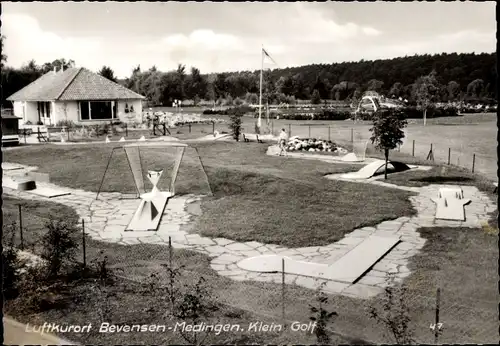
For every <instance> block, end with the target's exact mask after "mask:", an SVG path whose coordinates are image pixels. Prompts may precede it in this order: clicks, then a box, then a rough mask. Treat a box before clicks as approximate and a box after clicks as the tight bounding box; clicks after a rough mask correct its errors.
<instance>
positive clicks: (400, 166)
mask: <svg viewBox="0 0 500 346" xmlns="http://www.w3.org/2000/svg"><path fill="white" fill-rule="evenodd" d="M381 168H384V169H385V161H384V160H376V161H373V162H370V163H369V164H367V165H366V166H364V167H363V168H361V169H360V170H359V171H357V172H350V173H346V174H342V175H341V176H340V177H341V178H343V179H370V178H371V177H373V176H374V175H375V174H377V173H378V172H380V169H381ZM387 168H388V169H391V171H392V172H404V171H407V170H409V169H410V166H408V165H407V164H405V163H402V162H397V161H389V162H388V163H387Z"/></svg>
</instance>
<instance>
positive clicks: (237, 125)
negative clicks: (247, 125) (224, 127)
mask: <svg viewBox="0 0 500 346" xmlns="http://www.w3.org/2000/svg"><path fill="white" fill-rule="evenodd" d="M242 116H243V114H241V113H240V114H232V115H231V116H230V117H229V128H230V129H231V133H232V135H233V138H234V139H235V140H236V141H239V140H240V134H241V123H242V121H241V117H242Z"/></svg>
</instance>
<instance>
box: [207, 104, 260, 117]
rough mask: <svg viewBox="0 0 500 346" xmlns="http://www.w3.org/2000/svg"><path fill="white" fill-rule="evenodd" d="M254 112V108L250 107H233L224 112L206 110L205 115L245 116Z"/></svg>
mask: <svg viewBox="0 0 500 346" xmlns="http://www.w3.org/2000/svg"><path fill="white" fill-rule="evenodd" d="M250 112H253V108H252V107H250V106H239V107H231V108H228V109H224V110H212V109H205V110H204V111H203V114H205V115H229V116H230V115H238V114H241V115H244V114H246V113H250Z"/></svg>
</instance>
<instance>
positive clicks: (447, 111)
mask: <svg viewBox="0 0 500 346" xmlns="http://www.w3.org/2000/svg"><path fill="white" fill-rule="evenodd" d="M402 111H403V113H404V114H405V116H406V119H422V118H423V111H422V110H420V109H417V107H405V108H403V109H402ZM456 116H459V114H458V110H457V109H456V108H455V107H439V108H437V107H431V108H429V109H427V119H429V118H442V117H456Z"/></svg>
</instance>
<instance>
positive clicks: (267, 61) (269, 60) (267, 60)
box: [262, 48, 278, 69]
mask: <svg viewBox="0 0 500 346" xmlns="http://www.w3.org/2000/svg"><path fill="white" fill-rule="evenodd" d="M262 54H264V59H263V61H264V64H266V65H268V66H267V68H268V69H270V68H271V67H269V65H275V66H278V64H277V63H276V61H274V59H273V58H272V57H271V56H270V55H269V53H268V52H267V51H266V50H265V49H264V48H262Z"/></svg>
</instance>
